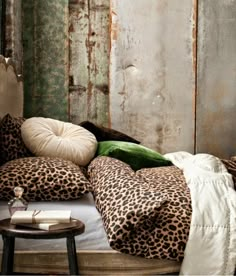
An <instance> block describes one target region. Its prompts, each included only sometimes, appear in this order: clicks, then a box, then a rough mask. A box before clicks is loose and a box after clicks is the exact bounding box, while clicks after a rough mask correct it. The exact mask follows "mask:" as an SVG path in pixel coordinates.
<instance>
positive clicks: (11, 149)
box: [0, 114, 33, 165]
mask: <svg viewBox="0 0 236 276" xmlns="http://www.w3.org/2000/svg"><path fill="white" fill-rule="evenodd" d="M24 121H25V119H24V118H22V117H12V116H11V115H10V114H7V115H5V116H4V117H3V118H2V120H1V123H0V153H1V156H0V165H2V164H4V163H6V162H8V161H10V160H13V159H17V158H22V157H29V156H33V154H32V153H31V152H30V151H29V150H28V149H27V148H26V146H25V144H24V142H23V140H22V137H21V125H22V123H23V122H24Z"/></svg>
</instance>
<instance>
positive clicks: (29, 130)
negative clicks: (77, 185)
mask: <svg viewBox="0 0 236 276" xmlns="http://www.w3.org/2000/svg"><path fill="white" fill-rule="evenodd" d="M21 135H22V139H23V141H24V143H25V145H26V147H27V148H28V149H29V150H30V151H31V152H32V153H33V154H35V155H36V156H48V157H59V158H63V159H66V160H70V161H72V162H74V163H75V164H77V165H81V166H85V165H87V164H88V163H89V162H90V161H91V159H92V158H93V157H94V155H95V152H96V149H97V140H96V137H95V136H94V135H93V134H92V133H91V132H89V131H88V130H86V129H85V128H83V127H81V126H77V125H75V124H72V123H67V122H62V121H59V120H55V119H50V118H43V117H32V118H30V119H27V120H26V121H25V122H24V123H23V124H22V126H21Z"/></svg>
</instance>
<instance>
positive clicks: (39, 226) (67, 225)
mask: <svg viewBox="0 0 236 276" xmlns="http://www.w3.org/2000/svg"><path fill="white" fill-rule="evenodd" d="M79 224H80V221H79V220H77V219H71V220H70V222H68V223H18V224H17V225H19V226H23V227H27V228H34V229H41V230H47V231H52V230H60V229H67V228H73V227H75V226H78V225H79Z"/></svg>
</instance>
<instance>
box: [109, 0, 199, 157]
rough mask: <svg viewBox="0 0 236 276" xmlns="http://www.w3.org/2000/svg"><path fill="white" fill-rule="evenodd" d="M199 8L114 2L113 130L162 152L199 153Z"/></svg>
mask: <svg viewBox="0 0 236 276" xmlns="http://www.w3.org/2000/svg"><path fill="white" fill-rule="evenodd" d="M195 4H196V1H189V0H182V1H181V4H180V3H179V0H149V1H146V0H135V1H130V0H122V1H120V0H112V1H111V18H112V19H111V20H112V22H111V56H110V116H111V126H112V127H114V128H115V129H118V130H121V131H123V132H125V133H127V134H129V135H131V136H133V137H135V138H137V139H139V140H140V141H141V142H142V144H144V145H146V146H148V147H150V148H153V149H155V150H158V151H159V152H162V153H166V152H171V151H176V150H186V151H189V152H193V151H194V135H195V124H194V119H195V58H196V56H195V54H196V53H195V52H196V51H195V34H196V32H195V25H196V22H195V20H196V5H195Z"/></svg>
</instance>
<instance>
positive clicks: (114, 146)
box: [96, 141, 172, 171]
mask: <svg viewBox="0 0 236 276" xmlns="http://www.w3.org/2000/svg"><path fill="white" fill-rule="evenodd" d="M96 155H97V156H99V155H100V156H110V157H113V158H116V159H119V160H121V161H123V162H125V163H127V164H129V165H130V166H131V168H132V169H133V170H135V171H136V170H139V169H141V168H151V167H160V166H170V165H172V163H171V162H170V161H169V160H167V159H166V158H164V156H162V155H161V154H160V153H158V152H156V151H154V150H152V149H149V148H147V147H144V146H142V145H138V144H135V143H131V142H123V141H103V142H99V143H98V148H97V153H96Z"/></svg>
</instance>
